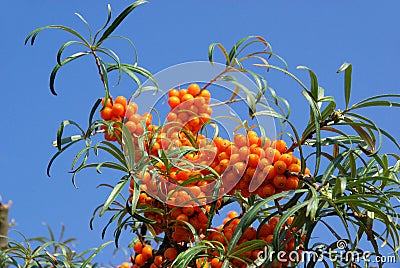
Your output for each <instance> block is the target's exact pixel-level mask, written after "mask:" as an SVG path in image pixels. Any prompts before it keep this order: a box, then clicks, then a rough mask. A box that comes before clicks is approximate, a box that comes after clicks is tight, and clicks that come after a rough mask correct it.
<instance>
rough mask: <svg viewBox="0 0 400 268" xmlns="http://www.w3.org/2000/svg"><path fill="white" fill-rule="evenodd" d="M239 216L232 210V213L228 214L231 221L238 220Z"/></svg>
mask: <svg viewBox="0 0 400 268" xmlns="http://www.w3.org/2000/svg"><path fill="white" fill-rule="evenodd" d="M238 216H239V214H238V213H237V212H236V211H233V210H232V211H229V212H228V218H230V219H233V218H236V217H238Z"/></svg>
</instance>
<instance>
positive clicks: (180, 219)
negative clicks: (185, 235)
mask: <svg viewBox="0 0 400 268" xmlns="http://www.w3.org/2000/svg"><path fill="white" fill-rule="evenodd" d="M176 220H177V221H184V222H188V221H189V218H188V216H186V215H185V214H179V215H178V217H176Z"/></svg>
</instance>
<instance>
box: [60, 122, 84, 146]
mask: <svg viewBox="0 0 400 268" xmlns="http://www.w3.org/2000/svg"><path fill="white" fill-rule="evenodd" d="M68 125H74V126H76V127H77V128H78V129H79V130H80V132H81V136H80V137H83V136H85V132H84V131H83V129H82V128H81V127H80V126H79V124H78V123H76V122H74V121H72V120H64V121H63V122H61V124H60V126H59V127H58V131H57V148H58V150H59V151H61V146H62V144H63V143H62V141H61V139H62V134H63V132H64V128H65V127H66V126H68ZM72 137H74V136H72ZM72 137H69V138H68V139H71V141H72V140H79V139H80V137H79V136H76V138H75V139H73V138H72Z"/></svg>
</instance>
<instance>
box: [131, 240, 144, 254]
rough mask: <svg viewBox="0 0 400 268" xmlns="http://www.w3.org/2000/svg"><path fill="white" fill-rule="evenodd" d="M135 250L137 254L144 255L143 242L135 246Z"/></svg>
mask: <svg viewBox="0 0 400 268" xmlns="http://www.w3.org/2000/svg"><path fill="white" fill-rule="evenodd" d="M133 250H134V251H135V252H136V253H139V254H140V253H142V250H143V244H142V242H137V243H136V244H135V245H134V246H133Z"/></svg>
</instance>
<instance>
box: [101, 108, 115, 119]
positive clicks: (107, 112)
mask: <svg viewBox="0 0 400 268" xmlns="http://www.w3.org/2000/svg"><path fill="white" fill-rule="evenodd" d="M100 116H101V118H103V119H104V120H106V121H109V120H111V118H112V117H113V111H112V108H111V107H105V108H104V109H103V110H102V111H100Z"/></svg>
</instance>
